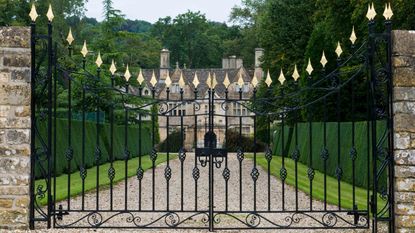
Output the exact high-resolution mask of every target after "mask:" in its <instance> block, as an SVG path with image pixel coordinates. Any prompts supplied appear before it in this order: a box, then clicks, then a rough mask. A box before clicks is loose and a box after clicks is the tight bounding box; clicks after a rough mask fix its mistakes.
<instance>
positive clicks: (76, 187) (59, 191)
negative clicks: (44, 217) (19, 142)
mask: <svg viewBox="0 0 415 233" xmlns="http://www.w3.org/2000/svg"><path fill="white" fill-rule="evenodd" d="M176 157H177V156H176V155H172V154H170V159H174V158H176ZM166 160H167V156H166V155H165V154H159V155H158V158H157V160H156V165H157V164H160V163H163V162H165V161H166ZM109 167H110V163H106V164H103V165H101V166H100V167H99V184H100V186H101V188H102V187H106V186H109V184H110V180H109V178H108V169H109ZM142 167H143V170H144V171H146V170H148V169H151V168H152V162H151V160H150V157H149V156H143V157H142ZM137 168H138V158H133V159H130V160H129V161H128V177H133V176H135V175H136V172H137ZM114 169H115V177H114V184H115V183H117V182H120V181H122V180H124V178H125V176H124V174H125V161H122V160H120V161H116V162H114ZM87 174H88V175H87V177H86V179H85V191H90V190H94V189H95V188H96V179H97V168H96V167H92V168H90V169H88V170H87ZM52 180H53V178H52ZM52 182H53V181H52ZM38 185H42V186H43V187H46V182H45V180H43V179H39V180H37V181H36V186H35V187H38ZM52 189H53V187H52ZM81 193H82V179H81V177H80V175H79V172H75V173H72V174H71V197H73V196H77V195H79V194H81ZM52 194H53V190H52ZM67 198H68V175H66V174H64V175H60V176H58V177H56V201H57V202H58V201H62V200H66V199H67ZM38 202H39V203H40V205H46V204H47V198H46V197H45V198H43V199H39V200H38Z"/></svg>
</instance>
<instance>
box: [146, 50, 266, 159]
mask: <svg viewBox="0 0 415 233" xmlns="http://www.w3.org/2000/svg"><path fill="white" fill-rule="evenodd" d="M263 54H264V50H263V49H260V48H258V49H255V55H254V54H253V55H254V56H255V67H254V68H253V69H247V68H245V67H244V65H243V60H242V59H239V58H237V57H236V56H230V57H228V58H223V59H222V68H216V69H188V68H186V66H185V65H184V66H183V67H180V66H179V64H178V63H176V67H175V68H171V66H170V51H169V50H167V49H163V50H162V51H161V54H160V69H158V70H155V71H154V70H149V69H143V70H142V73H143V76H144V79H145V82H146V85H145V87H144V88H143V95H147V96H149V95H151V89H150V88H148V87H152V84H151V79H152V76H153V72H154V73H155V76H156V77H158V79H157V81H158V83H157V85H156V98H157V99H161V100H162V99H164V100H165V99H166V97H167V96H166V84H165V80H166V78H167V77H168V76H169V77H170V79H171V85H170V87H169V88H170V94H169V100H170V102H166V103H164V104H165V107H168V109H169V110H171V111H170V112H169V113H168V116H169V127H168V129H167V117H159V118H158V121H159V122H158V124H159V131H160V132H159V133H160V141H164V140H165V139H166V137H167V131H169V132H170V133H171V132H173V131H176V130H177V131H179V130H181V116H183V129H184V135H185V137H184V138H185V142H184V143H185V148H186V149H187V150H189V151H190V150H193V149H194V145H195V144H196V143H197V146H198V147H203V144H204V135H205V133H206V132H207V127H208V101H207V96H208V90H209V87H208V85H207V80H208V78H209V75H210V76H211V77H213V76H215V77H216V80H217V83H218V84H217V85H216V87H215V98H216V99H221V98H222V99H223V98H225V90H226V87H225V85H224V83H223V82H224V80H225V76H226V75H227V76H228V79H229V81H230V85H229V86H228V98H231V99H237V98H239V91H240V86H239V85H238V80H239V79H240V77H242V79H243V81H244V85H243V88H242V95H243V98H250V97H251V96H252V94H253V92H252V91H253V86H252V83H251V81H252V77H253V76H254V74H255V75H256V77H257V78H258V81H259V82H260V81H261V79H262V77H263V75H264V73H263V70H262V68H261V61H260V58H261V56H262V55H263ZM195 75H197V77H198V80H199V85H198V87H197V94H198V99H205V100H198V101H197V103H198V104H197V107H196V108H195V104H194V102H191V103H186V104H179V103H178V102H175V101H177V100H180V89H181V88H180V84H179V80H180V77H183V80H184V82H185V84H186V86H185V88H183V91H184V99H194V98H195V92H194V91H195V87H194V84H193V80H194V77H195ZM214 111H215V114H216V115H219V116H215V119H214V125H215V126H214V131H215V134H216V135H217V146H218V147H219V148H220V147H222V146H223V144H224V140H225V116H228V129H232V128H234V129H237V130H238V131H239V124H240V118H239V116H250V115H252V114H251V113H250V112H249V111H248V110H247V109H246V108H245V107H243V106H242V105H240V104H238V103H232V104H229V106H228V108H224V107H223V101H219V100H218V101H215V106H214ZM194 115H198V116H197V121H195V117H194ZM253 126H254V122H253V119H252V118H251V117H244V118H243V123H242V134H244V135H246V136H250V135H251V134H253ZM195 129H196V132H197V142H196V143H195V134H194V132H195Z"/></svg>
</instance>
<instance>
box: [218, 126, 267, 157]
mask: <svg viewBox="0 0 415 233" xmlns="http://www.w3.org/2000/svg"><path fill="white" fill-rule="evenodd" d="M225 148H226V150H228V151H231V152H236V151H238V149H239V148H242V151H244V152H254V151H257V152H263V151H265V144H264V143H263V142H261V141H260V140H258V139H257V142H256V145H255V143H254V138H252V137H247V136H245V135H240V134H239V132H238V131H236V130H234V129H231V130H228V132H227V134H226V141H225Z"/></svg>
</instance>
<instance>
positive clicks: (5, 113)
mask: <svg viewBox="0 0 415 233" xmlns="http://www.w3.org/2000/svg"><path fill="white" fill-rule="evenodd" d="M11 108H12V107H11V106H9V105H1V106H0V117H9V116H10V115H11V114H10V113H11Z"/></svg>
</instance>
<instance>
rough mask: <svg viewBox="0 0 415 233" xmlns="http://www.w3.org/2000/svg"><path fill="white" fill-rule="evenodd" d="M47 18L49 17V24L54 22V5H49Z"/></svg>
mask: <svg viewBox="0 0 415 233" xmlns="http://www.w3.org/2000/svg"><path fill="white" fill-rule="evenodd" d="M46 17H48V20H49V22H52V20H53V18H55V16H54V15H53V10H52V4H49V9H48V12H47V13H46Z"/></svg>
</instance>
